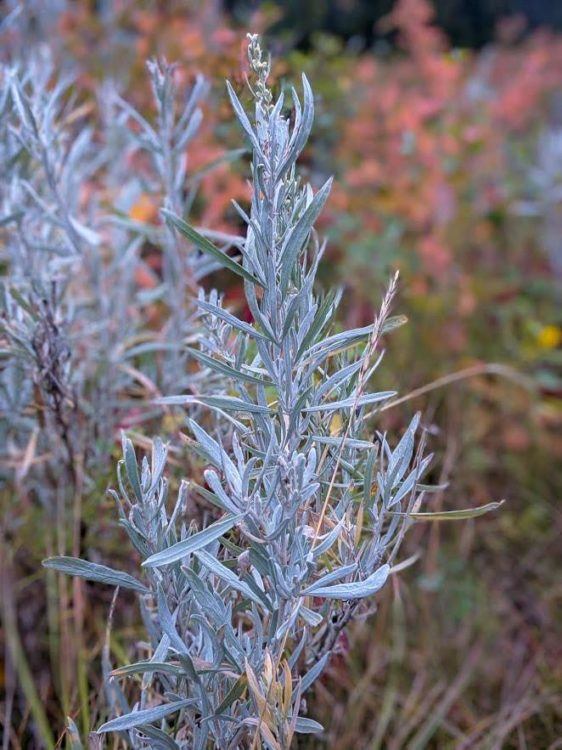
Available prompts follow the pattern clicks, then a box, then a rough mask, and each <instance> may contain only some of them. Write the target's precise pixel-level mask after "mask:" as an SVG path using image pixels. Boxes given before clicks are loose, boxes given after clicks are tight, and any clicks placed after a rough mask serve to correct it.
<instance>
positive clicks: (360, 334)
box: [303, 315, 408, 359]
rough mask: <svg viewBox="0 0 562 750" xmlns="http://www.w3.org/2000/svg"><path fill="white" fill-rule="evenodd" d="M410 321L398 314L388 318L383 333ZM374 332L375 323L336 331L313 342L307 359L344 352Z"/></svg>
mask: <svg viewBox="0 0 562 750" xmlns="http://www.w3.org/2000/svg"><path fill="white" fill-rule="evenodd" d="M407 322H408V319H407V318H406V317H405V316H404V315H397V316H394V317H389V318H387V319H386V320H385V321H384V323H383V325H382V329H381V330H382V333H389V332H390V331H393V330H394V329H395V328H399V327H400V326H402V325H404V324H405V323H407ZM372 333H373V325H370V326H365V327H363V328H352V329H350V330H349V331H342V332H341V333H336V334H334V335H333V336H329V337H328V338H326V339H324V341H321V342H319V343H317V344H313V345H312V346H311V347H309V349H307V350H306V352H305V353H304V355H303V356H304V358H305V359H311V358H316V357H321V358H323V359H325V358H326V357H327V356H328V355H331V354H334V353H335V352H343V351H345V350H346V349H349V348H350V347H352V346H356V345H357V344H358V343H360V342H361V341H362V340H363V339H365V338H367V337H368V336H370V335H371V334H372Z"/></svg>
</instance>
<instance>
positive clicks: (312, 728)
mask: <svg viewBox="0 0 562 750" xmlns="http://www.w3.org/2000/svg"><path fill="white" fill-rule="evenodd" d="M295 731H296V732H298V733H299V734H319V733H320V732H323V731H324V727H323V726H322V724H319V723H318V722H317V721H314V719H308V718H305V717H304V716H299V717H298V719H297V720H296V722H295Z"/></svg>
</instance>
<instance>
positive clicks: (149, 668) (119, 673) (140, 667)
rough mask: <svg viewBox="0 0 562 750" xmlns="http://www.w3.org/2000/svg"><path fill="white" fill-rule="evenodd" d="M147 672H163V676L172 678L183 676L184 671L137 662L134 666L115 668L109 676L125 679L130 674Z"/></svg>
mask: <svg viewBox="0 0 562 750" xmlns="http://www.w3.org/2000/svg"><path fill="white" fill-rule="evenodd" d="M147 672H164V673H165V674H171V675H174V677H183V676H185V670H184V669H182V667H178V666H177V665H175V664H169V663H167V662H157V661H138V662H136V663H135V664H127V665H125V666H123V667H117V669H114V670H113V671H112V672H111V674H112V675H113V676H114V677H127V676H128V675H131V674H146V673H147Z"/></svg>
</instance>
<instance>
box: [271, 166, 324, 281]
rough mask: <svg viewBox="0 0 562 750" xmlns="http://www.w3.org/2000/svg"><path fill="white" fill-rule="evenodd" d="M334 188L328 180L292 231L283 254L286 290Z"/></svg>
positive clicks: (282, 273) (281, 263)
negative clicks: (306, 242) (307, 239)
mask: <svg viewBox="0 0 562 750" xmlns="http://www.w3.org/2000/svg"><path fill="white" fill-rule="evenodd" d="M331 187H332V178H330V179H329V180H327V181H326V182H325V183H324V185H322V187H321V188H320V190H319V191H318V192H317V193H316V195H315V196H314V198H313V199H312V201H311V202H310V204H309V205H308V206H307V207H306V210H305V211H304V213H303V214H302V216H301V217H300V218H299V220H298V222H297V223H296V224H295V227H294V228H293V230H292V231H291V234H290V235H289V237H288V239H287V241H286V243H285V245H284V247H283V250H282V252H281V261H280V267H281V277H280V278H281V287H282V288H285V287H286V286H287V283H288V281H289V277H290V275H291V273H292V271H293V268H294V266H295V263H296V260H297V256H298V253H299V251H300V249H301V247H302V246H303V245H304V243H305V241H306V238H307V237H308V235H309V233H310V230H311V229H312V226H313V224H314V222H315V221H316V219H317V218H318V216H319V215H320V213H321V211H322V209H323V207H324V204H325V203H326V200H327V199H328V195H329V194H330V190H331Z"/></svg>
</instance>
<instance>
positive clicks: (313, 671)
mask: <svg viewBox="0 0 562 750" xmlns="http://www.w3.org/2000/svg"><path fill="white" fill-rule="evenodd" d="M329 658H330V654H324V656H323V657H322V658H321V659H319V660H318V661H317V662H316V664H315V665H314V666H313V667H311V668H310V669H309V670H308V672H307V673H306V674H305V675H304V677H303V678H302V680H301V690H302V692H303V693H306V691H307V690H308V688H309V687H310V686H311V685H313V684H314V683H315V682H316V680H317V679H318V678H319V677H320V675H321V674H322V672H323V671H324V667H325V666H326V664H327V663H328V660H329Z"/></svg>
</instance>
